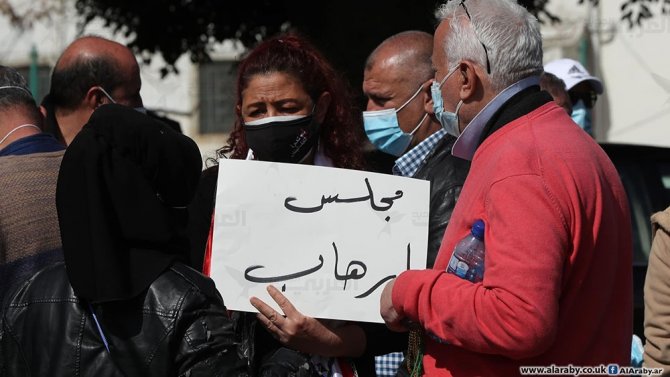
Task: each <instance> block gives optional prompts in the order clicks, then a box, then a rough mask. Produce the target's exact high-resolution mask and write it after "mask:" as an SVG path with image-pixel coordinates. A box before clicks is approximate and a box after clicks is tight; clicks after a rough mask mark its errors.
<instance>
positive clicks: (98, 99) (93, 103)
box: [82, 86, 110, 110]
mask: <svg viewBox="0 0 670 377" xmlns="http://www.w3.org/2000/svg"><path fill="white" fill-rule="evenodd" d="M106 103H110V102H109V99H108V98H107V97H106V96H105V95H104V94H102V92H100V90H99V89H98V87H96V86H92V87H90V88H89V89H88V91H87V92H86V94H85V95H84V100H83V101H82V106H83V107H86V108H88V109H91V110H95V109H97V108H98V107H99V106H100V105H104V104H106Z"/></svg>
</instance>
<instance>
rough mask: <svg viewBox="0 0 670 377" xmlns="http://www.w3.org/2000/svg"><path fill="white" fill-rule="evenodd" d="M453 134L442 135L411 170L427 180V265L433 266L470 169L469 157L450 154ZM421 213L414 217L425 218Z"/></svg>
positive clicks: (417, 176)
mask: <svg viewBox="0 0 670 377" xmlns="http://www.w3.org/2000/svg"><path fill="white" fill-rule="evenodd" d="M455 142H456V138H455V137H453V136H451V135H446V136H445V137H444V138H442V140H440V141H439V142H438V143H437V145H436V146H435V149H433V151H432V152H431V153H430V154H428V156H426V158H425V160H424V163H423V165H422V166H421V167H420V168H419V170H417V172H416V173H415V174H414V177H412V178H417V179H424V180H427V181H430V214H429V215H428V262H427V266H426V267H428V268H431V267H433V264H434V263H435V258H437V253H438V251H439V250H440V244H441V243H442V237H444V231H445V230H446V229H447V224H449V218H451V213H452V212H453V210H454V207H455V206H456V200H458V196H459V195H460V193H461V189H462V188H463V183H464V182H465V178H466V177H467V175H468V171H469V170H470V161H467V160H463V159H461V158H458V157H454V156H453V155H452V154H451V148H452V147H453V145H454V143H455ZM424 219H425V217H423V218H421V219H417V221H425V220H424Z"/></svg>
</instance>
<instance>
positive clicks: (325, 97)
mask: <svg viewBox="0 0 670 377" xmlns="http://www.w3.org/2000/svg"><path fill="white" fill-rule="evenodd" d="M331 98H332V97H331V95H330V93H328V92H323V93H321V95H320V96H319V99H318V100H317V101H316V109H314V117H315V118H316V121H317V122H318V123H319V124H323V121H324V120H325V119H326V113H327V112H328V108H329V107H330V101H331Z"/></svg>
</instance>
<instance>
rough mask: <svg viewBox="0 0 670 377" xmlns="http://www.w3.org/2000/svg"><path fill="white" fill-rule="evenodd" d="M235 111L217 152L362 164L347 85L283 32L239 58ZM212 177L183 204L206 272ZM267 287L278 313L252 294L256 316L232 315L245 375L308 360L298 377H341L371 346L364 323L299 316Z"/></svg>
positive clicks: (210, 172)
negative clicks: (245, 347)
mask: <svg viewBox="0 0 670 377" xmlns="http://www.w3.org/2000/svg"><path fill="white" fill-rule="evenodd" d="M235 113H236V121H235V126H234V130H233V132H232V134H231V137H230V139H229V140H228V143H227V145H225V146H224V147H223V148H221V149H220V150H219V151H218V155H219V157H223V158H225V157H226V156H230V157H231V158H236V159H244V158H247V159H257V160H261V161H273V162H287V163H298V164H313V165H320V166H334V167H340V168H348V169H362V168H363V155H362V143H363V134H362V132H361V131H362V124H361V119H360V117H359V112H358V111H355V108H354V106H353V101H352V97H351V95H350V93H349V90H348V88H347V85H346V83H345V81H343V80H342V79H341V78H340V76H339V75H338V74H337V73H336V72H335V70H334V69H333V68H332V67H331V65H330V64H329V63H328V62H327V61H326V60H325V59H324V58H323V57H322V56H321V54H320V53H319V52H318V51H317V50H315V49H314V47H312V46H311V45H310V44H309V43H307V42H306V41H304V40H303V39H301V38H299V37H296V36H293V35H289V36H281V37H277V38H273V39H270V40H268V41H265V42H264V43H261V44H260V45H259V46H258V47H256V48H255V49H254V50H252V51H251V52H250V53H249V55H248V56H247V57H246V58H245V59H244V60H243V61H242V62H241V63H240V66H239V71H238V77H237V105H236V107H235ZM217 175H218V166H214V167H211V168H209V169H207V170H206V171H205V173H204V174H203V180H202V181H201V187H200V189H199V193H198V194H197V196H196V199H195V201H194V203H193V204H192V205H191V207H190V209H191V220H190V221H191V237H192V249H193V252H194V253H195V254H194V256H193V262H192V263H193V265H194V266H195V267H196V268H199V267H201V266H203V260H204V269H203V270H204V271H205V273H208V259H209V256H205V257H203V252H204V251H205V250H206V249H208V252H211V249H210V247H209V246H210V244H211V243H210V242H207V240H208V237H207V235H208V232H209V231H210V225H211V221H212V213H213V209H214V197H215V191H216V188H215V187H216V180H217ZM209 240H210V241H211V233H209ZM206 245H207V247H206ZM268 291H269V293H270V296H271V297H272V298H273V299H274V300H275V301H276V302H277V303H278V305H279V306H280V308H281V309H282V311H283V313H278V312H276V311H275V310H274V309H272V308H271V307H270V306H268V305H266V304H265V303H264V302H262V301H261V300H259V299H257V298H252V304H253V305H254V306H255V307H256V308H257V309H258V310H259V312H260V314H258V316H257V318H256V317H255V316H253V315H248V314H242V313H236V314H235V315H236V316H238V317H239V318H241V319H240V321H241V322H240V323H243V325H242V326H240V327H241V328H243V329H245V330H243V331H244V332H245V333H244V334H243V335H242V338H243V339H244V342H252V343H253V344H255V346H252V347H249V349H251V350H253V349H254V347H255V355H254V354H247V355H246V356H247V357H249V359H250V365H251V369H252V371H251V372H252V374H255V373H257V372H259V373H260V375H285V373H288V372H289V370H287V369H286V368H287V366H288V368H291V367H295V368H296V370H295V371H294V373H296V372H297V368H299V367H301V366H303V365H305V362H306V361H308V363H307V364H308V365H310V370H309V371H305V373H308V374H305V375H322V373H327V375H338V374H333V373H339V375H344V376H347V375H348V374H349V373H351V372H352V370H353V369H352V368H351V367H352V364H351V363H349V362H348V361H346V360H348V359H349V358H354V357H360V356H362V355H363V354H364V353H365V352H366V348H367V349H368V350H369V349H370V348H377V347H372V346H371V344H370V343H371V341H372V338H373V337H372V336H370V335H369V334H368V336H366V332H368V331H369V330H368V329H367V328H366V330H363V327H362V326H360V325H359V324H353V323H339V324H336V325H334V324H333V322H330V323H326V322H323V321H319V320H317V319H314V318H311V317H306V316H304V315H302V314H301V313H300V312H299V311H298V310H297V309H296V308H295V307H294V306H293V305H292V304H291V303H290V302H289V301H288V300H287V299H286V298H285V297H284V296H283V295H282V294H281V292H279V291H278V290H277V289H275V288H274V287H269V288H268ZM250 319H251V320H250ZM257 324H260V325H261V326H262V327H264V328H265V329H266V330H267V331H263V330H262V329H259V331H257V332H256V335H255V337H256V339H255V340H254V339H249V338H251V336H250V334H253V333H254V332H253V330H251V331H247V330H248V329H252V328H254V326H256V325H257ZM269 335H271V336H272V337H273V338H275V339H276V340H277V341H278V342H277V341H274V340H273V339H272V338H270V336H269ZM264 338H266V339H264ZM376 338H379V337H376ZM268 340H269V341H268ZM382 340H383V341H386V339H382ZM282 345H284V346H286V347H288V348H284V347H282ZM366 345H367V347H366ZM294 350H297V351H299V352H295V351H294ZM376 351H377V350H376ZM382 351H384V350H379V352H382ZM251 353H253V351H251ZM261 358H263V359H264V360H263V361H262V362H261ZM356 364H357V365H356V366H357V367H358V372H359V375H362V376H363V375H374V365H373V359H372V357H365V358H364V359H357V360H356ZM312 373H315V374H312Z"/></svg>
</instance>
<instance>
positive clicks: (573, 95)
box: [568, 90, 598, 109]
mask: <svg viewBox="0 0 670 377" xmlns="http://www.w3.org/2000/svg"><path fill="white" fill-rule="evenodd" d="M568 94H570V101H572V104H573V105H574V104H576V103H577V102H579V100H582V101H583V102H584V106H586V108H587V109H592V108H593V106H594V105H595V104H596V101H597V100H598V94H597V93H596V92H595V91H594V90H589V91H587V92H568Z"/></svg>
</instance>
